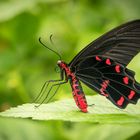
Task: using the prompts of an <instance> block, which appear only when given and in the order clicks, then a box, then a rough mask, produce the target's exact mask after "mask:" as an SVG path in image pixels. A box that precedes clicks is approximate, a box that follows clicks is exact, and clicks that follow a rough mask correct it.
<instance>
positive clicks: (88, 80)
mask: <svg viewBox="0 0 140 140" xmlns="http://www.w3.org/2000/svg"><path fill="white" fill-rule="evenodd" d="M100 59H101V61H97V60H96V57H88V58H86V59H84V60H82V61H81V62H80V63H79V64H78V65H77V66H76V69H75V75H76V76H77V77H78V79H79V80H81V81H82V82H83V83H84V84H86V85H87V86H88V87H90V88H91V89H93V90H95V91H96V92H98V93H99V94H102V93H101V89H102V88H103V87H104V86H105V85H104V86H103V83H104V82H105V81H108V84H107V86H106V88H105V89H104V93H105V94H107V95H108V97H107V98H108V99H109V100H110V101H111V102H112V103H114V104H115V105H116V106H118V107H119V108H125V107H126V106H127V104H128V103H134V104H135V103H137V100H138V99H139V98H140V90H139V88H140V84H139V83H137V82H136V81H135V79H134V75H135V73H134V72H133V71H131V70H129V69H127V68H125V67H124V66H123V65H121V64H119V63H116V62H115V61H113V60H110V63H111V64H110V65H108V64H106V60H107V58H102V57H100ZM116 66H119V67H120V68H119V70H120V72H119V73H117V72H116ZM125 77H127V78H128V84H126V83H124V80H123V79H124V78H125ZM131 92H135V95H134V96H132V94H133V93H132V94H131ZM102 95H103V94H102ZM130 96H132V98H130ZM118 102H122V104H120V105H119V103H118Z"/></svg>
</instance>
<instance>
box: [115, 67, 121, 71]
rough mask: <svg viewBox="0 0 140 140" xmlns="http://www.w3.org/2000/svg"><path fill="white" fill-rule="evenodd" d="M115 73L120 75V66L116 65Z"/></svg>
mask: <svg viewBox="0 0 140 140" xmlns="http://www.w3.org/2000/svg"><path fill="white" fill-rule="evenodd" d="M115 71H116V72H117V73H120V72H121V71H120V65H116V66H115Z"/></svg>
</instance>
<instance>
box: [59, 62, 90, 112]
mask: <svg viewBox="0 0 140 140" xmlns="http://www.w3.org/2000/svg"><path fill="white" fill-rule="evenodd" d="M58 65H59V67H60V68H61V69H62V70H64V71H65V73H66V76H67V78H68V79H69V81H70V84H71V87H72V94H73V98H74V100H75V102H76V105H77V106H78V107H79V108H80V110H81V111H82V112H85V113H86V112H87V106H88V105H87V101H86V98H85V94H84V92H83V90H82V87H81V84H80V82H79V80H78V79H77V78H76V76H75V74H74V73H73V72H71V70H70V68H69V67H68V66H67V64H66V63H64V62H62V61H61V62H60V63H59V64H58Z"/></svg>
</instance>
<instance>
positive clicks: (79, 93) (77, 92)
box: [70, 75, 87, 112]
mask: <svg viewBox="0 0 140 140" xmlns="http://www.w3.org/2000/svg"><path fill="white" fill-rule="evenodd" d="M70 84H71V87H72V94H73V97H74V100H75V102H76V105H77V106H78V107H79V108H80V109H81V111H82V112H87V101H86V98H85V94H84V92H83V90H82V87H81V84H80V82H79V80H78V79H77V78H76V77H75V76H74V75H73V76H72V77H71V78H70Z"/></svg>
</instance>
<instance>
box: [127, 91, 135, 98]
mask: <svg viewBox="0 0 140 140" xmlns="http://www.w3.org/2000/svg"><path fill="white" fill-rule="evenodd" d="M135 94H136V93H135V91H133V90H131V91H130V94H129V95H128V99H132V98H133V97H134V95H135Z"/></svg>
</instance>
